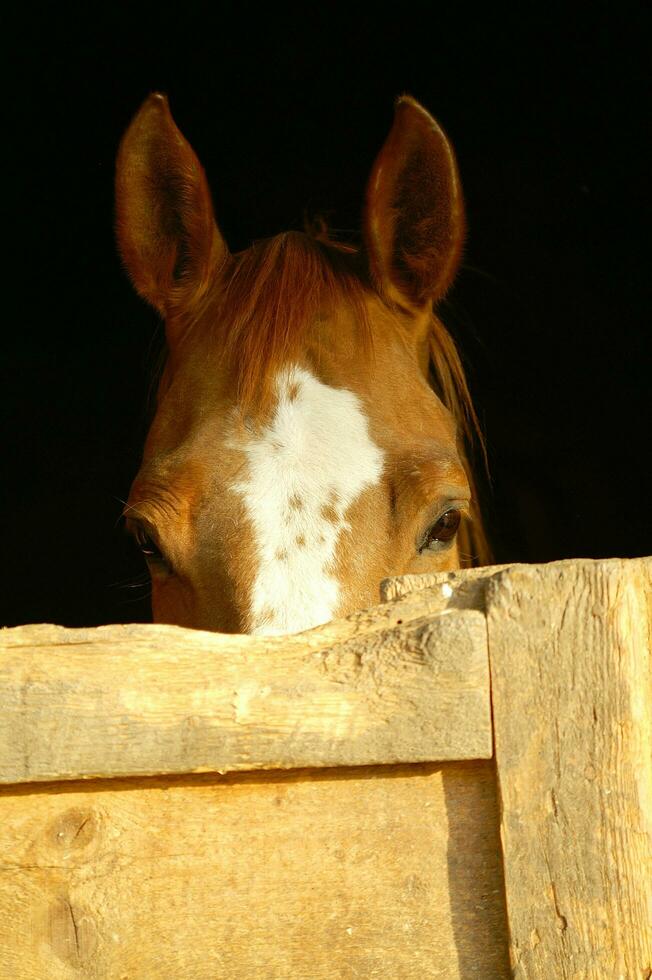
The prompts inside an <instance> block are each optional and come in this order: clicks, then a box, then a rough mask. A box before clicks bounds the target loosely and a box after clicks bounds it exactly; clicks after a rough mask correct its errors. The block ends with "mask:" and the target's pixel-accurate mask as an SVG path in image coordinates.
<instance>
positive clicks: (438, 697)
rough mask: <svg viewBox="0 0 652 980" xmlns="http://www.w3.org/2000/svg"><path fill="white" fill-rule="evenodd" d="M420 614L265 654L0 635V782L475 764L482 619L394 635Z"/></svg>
mask: <svg viewBox="0 0 652 980" xmlns="http://www.w3.org/2000/svg"><path fill="white" fill-rule="evenodd" d="M437 601H439V600H437ZM431 607H432V602H431V601H429V600H428V599H427V597H426V599H425V600H423V601H422V600H419V601H418V602H415V601H414V600H412V599H409V600H406V601H405V602H403V603H398V604H395V605H394V606H393V607H392V608H391V609H390V608H389V607H383V606H380V607H378V610H377V611H376V612H374V611H366V612H365V613H363V614H360V616H359V617H356V618H355V619H353V620H350V621H348V622H344V623H340V624H334V625H333V626H332V627H329V628H325V629H322V630H315V631H313V632H312V633H307V634H303V635H301V636H298V637H283V638H278V639H273V640H270V639H265V638H261V637H242V636H220V635H218V634H213V633H203V632H199V631H194V630H182V629H179V628H177V627H170V626H146V625H134V626H128V627H121V626H110V627H100V628H99V629H95V630H66V629H63V628H61V627H47V626H44V627H29V628H26V627H22V628H19V629H17V630H6V631H4V632H3V633H2V634H1V637H0V639H1V646H0V703H1V704H2V712H1V714H0V782H4V783H14V782H32V781H36V780H49V779H71V778H78V777H85V778H87V777H108V776H118V775H141V774H145V775H147V774H160V773H188V772H203V771H216V772H229V771H238V770H253V769H275V768H280V769H291V768H301V767H305V766H336V765H367V764H376V763H394V762H421V761H438V760H446V759H474V758H476V759H477V758H490V757H491V754H492V751H493V750H492V740H491V717H490V701H489V669H488V659H487V646H486V626H485V620H484V615H483V614H482V613H481V612H478V611H477V610H474V609H464V610H459V611H458V610H451V611H449V612H444V613H443V614H441V615H438V616H434V617H433V616H430V615H425V616H420V617H418V618H415V619H412V620H409V621H407V622H405V621H404V620H403V616H404V615H408V614H410V612H412V613H414V612H415V611H419V612H424V610H425V611H427V610H428V609H430V608H431ZM379 624H380V625H379ZM347 636H348V638H347ZM337 637H340V639H339V641H337V642H332V641H333V640H334V639H335V638H337ZM341 637H344V638H343V639H341ZM328 643H330V644H331V645H324V644H328Z"/></svg>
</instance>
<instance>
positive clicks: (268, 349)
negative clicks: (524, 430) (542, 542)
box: [188, 221, 491, 565]
mask: <svg viewBox="0 0 652 980" xmlns="http://www.w3.org/2000/svg"><path fill="white" fill-rule="evenodd" d="M222 271H223V273H224V272H225V273H226V274H225V275H223V279H222V281H223V282H226V285H224V286H222V287H220V290H219V293H218V299H217V302H218V304H219V305H218V309H219V316H218V318H217V319H218V320H219V322H220V329H221V330H223V331H224V333H222V334H221V336H220V347H221V350H222V356H223V357H224V358H226V359H227V361H228V363H229V365H230V366H232V369H233V370H234V373H235V377H236V384H237V398H238V404H239V405H240V406H241V409H242V410H243V412H246V411H248V410H250V409H252V408H261V407H264V406H265V405H266V404H269V402H270V401H271V399H272V398H273V391H272V390H271V385H272V379H273V378H274V377H275V376H276V374H277V372H278V370H279V369H281V368H282V367H283V366H284V365H286V364H288V363H291V362H292V361H293V360H295V359H297V357H298V355H299V353H300V350H301V341H302V339H303V336H304V333H305V325H306V323H312V322H314V320H315V318H317V317H319V316H320V314H323V313H324V312H325V311H326V310H328V309H329V308H332V307H333V306H335V305H336V304H338V303H341V302H343V301H344V302H347V303H348V304H350V305H351V306H352V307H353V310H354V312H355V314H356V316H357V320H358V323H359V324H360V342H361V344H362V345H363V349H366V350H368V351H369V350H371V349H372V347H373V345H372V330H371V324H370V322H369V313H368V307H367V304H366V302H365V299H366V297H367V296H368V295H369V293H370V292H373V285H372V282H371V280H370V278H369V276H368V274H367V272H366V263H365V262H364V256H363V255H362V253H361V251H360V250H359V249H357V248H355V247H354V246H352V245H348V244H345V243H343V242H340V241H337V240H335V239H333V238H332V237H331V236H330V233H329V230H328V228H327V226H326V225H325V224H324V223H323V222H321V221H317V223H316V224H315V225H313V226H312V227H310V228H308V231H307V232H298V231H288V232H284V233H282V234H280V235H277V236H275V237H274V238H268V239H265V240H262V241H258V242H255V243H254V244H253V245H252V246H251V247H250V248H248V249H247V250H246V251H244V252H240V253H238V254H236V255H234V256H231V257H230V259H229V265H228V266H227V268H226V269H224V270H222ZM221 278H222V277H221ZM198 314H199V310H198V309H195V310H192V311H191V316H192V319H193V320H196V319H198V318H199V317H198ZM188 332H189V333H190V332H191V331H188ZM430 384H431V387H432V388H433V390H434V391H435V392H436V393H437V395H438V397H439V398H440V399H441V401H442V402H443V404H444V405H445V406H446V408H447V409H448V410H449V411H450V412H451V413H452V415H453V417H454V418H455V419H456V421H457V424H458V429H459V433H460V439H459V444H460V445H459V450H460V453H461V455H462V459H463V463H464V467H465V469H466V471H467V475H468V478H469V481H470V484H471V492H472V496H473V500H474V505H473V511H474V512H473V513H472V514H471V518H472V519H471V520H470V521H464V522H463V525H462V530H461V538H460V552H461V558H462V563H463V564H465V565H470V564H487V563H488V562H489V561H490V558H491V553H490V549H489V546H488V543H487V538H486V534H485V531H484V527H483V523H482V519H481V516H480V511H479V508H478V506H477V494H476V481H475V479H474V476H473V468H472V466H471V464H470V458H471V450H472V447H473V445H474V443H475V444H477V445H479V447H480V449H481V452H482V455H483V457H484V460H485V463H486V452H485V445H484V439H483V436H482V431H481V428H480V424H479V421H478V417H477V414H476V412H475V409H474V407H473V402H472V400H471V394H470V392H469V387H468V384H467V380H466V375H465V372H464V368H463V365H462V361H461V359H460V355H459V352H458V350H457V347H456V344H455V341H454V340H453V338H452V336H451V334H450V333H449V331H448V330H447V329H446V327H445V326H444V325H443V323H442V322H441V321H440V320H439V319H438V318H437V317H436V316H435V315H434V313H433V316H432V319H431V331H430Z"/></svg>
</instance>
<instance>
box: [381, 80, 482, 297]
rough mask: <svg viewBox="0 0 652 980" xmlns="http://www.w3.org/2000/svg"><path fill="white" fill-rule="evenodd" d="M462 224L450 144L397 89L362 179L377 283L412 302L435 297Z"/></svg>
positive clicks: (456, 250)
mask: <svg viewBox="0 0 652 980" xmlns="http://www.w3.org/2000/svg"><path fill="white" fill-rule="evenodd" d="M464 230H465V224H464V202H463V199H462V189H461V186H460V179H459V174H458V171H457V164H456V162H455V156H454V154H453V149H452V147H451V144H450V143H449V142H448V139H447V137H446V135H445V133H444V132H443V130H442V129H441V128H440V127H439V125H438V124H437V123H436V122H435V120H434V119H433V118H432V116H431V115H430V114H429V113H428V112H426V110H425V109H424V108H423V107H422V106H421V105H419V103H418V102H416V100H415V99H412V98H411V97H410V96H409V95H403V96H401V98H399V99H398V101H397V103H396V108H395V115H394V124H393V126H392V129H391V131H390V133H389V136H388V137H387V140H386V141H385V145H384V146H383V148H382V150H381V151H380V154H379V155H378V158H377V159H376V162H375V164H374V167H373V170H372V172H371V177H370V178H369V183H368V185H367V200H366V209H365V218H364V234H365V242H366V246H367V253H368V257H369V262H370V265H371V273H372V276H373V279H374V281H375V284H376V286H377V288H378V289H379V291H380V292H381V293H383V294H384V295H385V296H387V298H388V299H390V300H392V301H394V302H398V303H402V304H405V303H406V302H407V304H408V305H410V306H423V305H424V304H425V303H427V302H429V301H433V300H437V299H439V298H440V297H441V296H442V295H443V294H444V293H445V291H446V289H447V288H448V286H449V285H450V283H451V282H452V280H453V276H454V275H455V272H456V270H457V266H458V264H459V260H460V256H461V253H462V245H463V243H464Z"/></svg>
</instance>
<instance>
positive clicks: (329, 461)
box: [233, 367, 383, 635]
mask: <svg viewBox="0 0 652 980" xmlns="http://www.w3.org/2000/svg"><path fill="white" fill-rule="evenodd" d="M276 385H277V391H278V404H277V406H276V411H275V415H274V418H273V419H272V421H271V423H270V425H269V426H268V427H267V428H266V429H264V430H263V431H262V432H260V433H258V434H257V435H256V436H255V437H254V438H252V439H251V440H250V441H248V442H247V444H246V445H244V446H240V447H239V448H241V449H242V451H243V452H245V453H246V455H247V457H248V463H249V467H248V474H247V478H246V480H245V481H243V482H241V483H238V484H236V485H235V486H234V487H233V489H234V490H236V491H237V492H238V493H240V494H241V495H242V497H243V499H244V502H245V505H246V508H247V513H248V516H249V518H250V520H251V522H252V525H253V529H254V537H255V542H256V547H257V551H258V554H257V559H258V569H257V573H256V578H255V581H254V587H253V594H252V597H251V607H250V624H249V631H250V632H251V633H258V634H263V635H271V634H283V633H298V632H301V631H302V630H306V629H310V628H311V627H313V626H318V625H319V624H320V623H327V622H329V620H331V619H332V618H333V615H334V614H335V611H336V609H337V605H338V602H339V598H340V587H339V583H338V581H337V579H336V578H335V577H334V576H333V569H332V562H333V559H334V558H335V549H336V546H337V542H338V539H339V536H340V534H341V533H342V531H343V530H345V529H348V527H349V525H348V524H347V522H346V520H345V515H346V511H347V509H348V508H349V507H350V505H351V504H352V503H353V502H354V501H355V500H356V499H357V497H359V495H360V494H361V493H362V492H363V490H365V489H367V488H368V487H371V486H373V485H374V484H375V483H377V482H378V480H379V479H380V475H381V473H382V469H383V455H382V452H381V451H380V449H379V448H378V446H376V445H375V443H374V442H372V440H371V437H370V435H369V429H368V425H367V419H366V417H365V415H364V413H363V411H362V407H361V404H360V400H359V399H358V398H357V396H356V395H354V394H353V392H351V391H347V390H345V389H343V388H330V387H329V386H328V385H324V384H322V383H321V382H320V381H318V380H317V378H315V377H314V376H313V375H312V374H310V373H309V372H308V371H306V370H304V369H303V368H299V367H292V368H289V369H286V370H284V371H283V372H282V373H281V375H280V376H279V377H278V379H277V382H276ZM329 517H330V518H331V519H329ZM332 518H334V520H333V519H332Z"/></svg>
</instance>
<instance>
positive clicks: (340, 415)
mask: <svg viewBox="0 0 652 980" xmlns="http://www.w3.org/2000/svg"><path fill="white" fill-rule="evenodd" d="M275 387H276V395H277V400H276V404H275V406H274V409H273V411H272V412H271V414H270V417H269V419H268V421H267V422H266V424H265V425H264V426H263V427H262V428H261V429H260V430H259V431H257V432H256V433H255V434H253V435H251V436H249V437H248V438H246V439H244V440H239V441H238V444H237V448H239V449H240V450H241V451H243V452H244V453H245V454H246V456H247V457H248V461H249V473H250V476H253V475H255V476H256V478H257V479H258V480H260V481H262V482H263V483H265V482H269V483H270V486H269V488H268V489H269V490H270V491H271V490H273V489H275V488H277V489H279V490H281V489H287V487H290V486H291V488H292V491H293V493H297V492H299V491H302V492H303V493H304V494H305V496H306V497H307V498H312V497H314V498H315V499H318V498H319V497H320V496H321V495H323V494H324V493H329V494H331V495H332V493H333V492H336V493H337V494H338V495H339V497H340V499H341V501H342V502H343V503H344V502H346V503H347V504H348V503H351V502H352V501H353V500H354V499H355V498H356V497H357V496H358V494H359V493H360V492H361V491H362V490H363V489H365V487H366V486H368V485H370V484H371V483H373V482H375V481H376V480H377V479H378V478H379V476H380V473H381V472H382V452H381V450H380V448H379V447H378V446H377V445H376V444H375V442H374V441H373V439H372V438H371V435H370V432H369V423H368V418H367V415H366V412H365V410H364V406H363V404H362V402H361V400H360V398H359V397H358V396H357V395H356V394H355V393H354V392H353V391H351V390H349V389H347V388H336V387H332V386H330V385H327V384H324V383H323V382H321V381H320V380H319V379H318V378H316V377H315V376H314V375H313V374H312V373H311V372H310V371H308V370H306V369H305V368H302V367H298V366H292V367H289V368H285V369H283V370H282V371H280V372H279V374H278V375H277V378H276V381H275ZM231 445H232V446H234V443H233V441H231ZM234 447H235V446H234ZM277 480H280V481H281V483H280V485H277V483H276V481H277ZM305 502H306V503H309V500H306V501H305Z"/></svg>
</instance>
